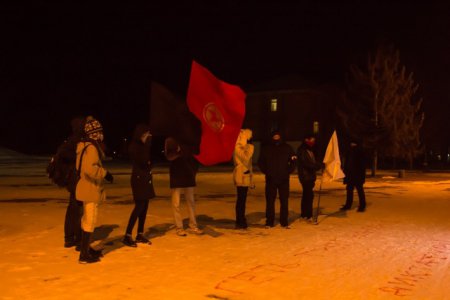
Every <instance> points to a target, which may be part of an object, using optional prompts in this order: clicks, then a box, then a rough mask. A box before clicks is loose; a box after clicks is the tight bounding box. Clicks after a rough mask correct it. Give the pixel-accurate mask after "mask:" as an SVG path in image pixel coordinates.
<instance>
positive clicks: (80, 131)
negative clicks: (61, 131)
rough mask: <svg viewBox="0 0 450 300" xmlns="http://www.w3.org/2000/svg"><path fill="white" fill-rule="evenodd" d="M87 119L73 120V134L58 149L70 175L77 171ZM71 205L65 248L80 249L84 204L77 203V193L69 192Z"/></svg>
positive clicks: (68, 208) (67, 221) (69, 206)
mask: <svg viewBox="0 0 450 300" xmlns="http://www.w3.org/2000/svg"><path fill="white" fill-rule="evenodd" d="M84 123H85V118H83V117H75V118H73V119H72V120H71V122H70V125H71V127H72V134H71V135H70V137H69V138H68V139H67V141H66V142H65V143H63V144H62V145H61V146H59V147H58V150H57V153H58V155H59V156H60V159H62V160H63V162H64V163H65V165H66V166H67V168H69V171H68V173H70V174H72V173H73V172H74V170H75V161H76V159H77V151H76V149H77V144H78V142H80V141H81V139H82V138H83V136H84ZM69 192H70V196H69V205H68V206H67V210H66V217H65V220H64V247H66V248H70V247H73V246H77V247H79V245H80V243H81V216H82V215H83V203H81V202H79V201H77V199H76V198H75V192H74V191H69Z"/></svg>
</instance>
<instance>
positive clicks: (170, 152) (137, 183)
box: [58, 116, 365, 263]
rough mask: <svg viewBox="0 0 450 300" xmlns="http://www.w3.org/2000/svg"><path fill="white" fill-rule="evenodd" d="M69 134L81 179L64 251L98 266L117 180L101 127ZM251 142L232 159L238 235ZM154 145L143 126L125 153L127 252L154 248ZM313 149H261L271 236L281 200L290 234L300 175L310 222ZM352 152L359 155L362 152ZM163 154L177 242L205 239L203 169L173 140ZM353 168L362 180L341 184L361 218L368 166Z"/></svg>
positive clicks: (356, 163)
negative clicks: (129, 205)
mask: <svg viewBox="0 0 450 300" xmlns="http://www.w3.org/2000/svg"><path fill="white" fill-rule="evenodd" d="M72 131H73V134H72V135H71V136H70V137H69V139H68V140H67V141H66V142H65V143H64V144H63V145H62V146H60V147H59V149H58V152H60V155H62V156H64V157H65V159H66V160H67V161H69V162H72V163H73V165H74V166H75V170H76V174H77V179H78V183H77V185H76V189H75V190H74V191H71V192H70V200H69V205H68V207H67V211H66V218H65V226H64V232H65V243H64V246H65V247H67V248H69V247H74V246H75V247H76V250H78V251H80V256H79V262H80V263H94V262H98V261H100V258H101V257H102V256H103V255H102V252H101V250H95V249H93V248H92V247H91V246H90V244H91V236H92V233H93V232H94V228H95V223H96V220H97V214H98V205H99V203H100V202H101V201H102V200H104V199H105V198H106V194H105V190H104V183H105V182H110V183H112V182H113V180H114V177H113V175H112V174H111V173H110V172H108V171H107V170H106V169H105V168H104V167H103V165H102V160H103V159H104V157H105V154H104V149H105V146H104V143H103V138H104V136H103V127H102V125H101V124H100V122H99V121H98V120H96V119H94V118H93V117H91V116H89V117H87V118H75V119H73V120H72ZM251 139H252V131H251V130H250V129H242V130H241V132H240V134H239V137H238V139H237V142H236V146H235V151H234V155H233V161H234V166H235V167H234V171H233V179H234V184H235V186H236V189H237V200H236V207H235V208H236V224H235V225H236V228H237V229H246V228H247V227H248V224H247V220H246V217H245V208H246V199H247V193H248V189H249V188H253V187H254V184H253V180H252V177H253V168H252V166H253V163H252V157H253V154H254V146H253V144H252V142H251ZM151 140H152V135H151V133H150V129H149V127H148V125H146V124H139V125H137V126H136V128H135V130H134V133H133V139H132V141H131V144H130V145H129V149H128V150H129V156H130V159H131V163H132V172H131V182H130V183H131V190H132V195H133V200H134V208H133V210H132V211H131V214H130V217H129V220H128V225H127V227H126V231H125V235H124V238H123V240H122V242H123V244H124V245H126V246H129V247H137V243H144V244H151V241H150V240H149V239H148V238H147V237H145V235H144V226H145V219H146V215H147V210H148V205H149V200H150V199H152V198H154V197H155V191H154V187H153V177H152V160H151V157H150V153H151V151H150V149H151ZM314 145H315V137H314V135H308V136H306V137H305V139H304V141H303V143H302V145H301V146H300V147H299V148H298V150H297V153H294V151H293V149H292V147H291V146H290V145H288V144H287V143H286V142H285V141H284V140H283V139H282V136H281V133H280V132H279V131H274V132H273V133H272V135H271V142H270V143H269V144H268V145H265V146H264V147H263V148H262V150H261V153H260V156H259V159H258V166H259V169H260V170H261V172H262V173H264V175H265V179H266V186H265V195H266V223H265V225H266V228H270V227H273V226H274V223H275V200H276V198H277V194H278V196H279V198H280V204H281V205H280V225H281V226H282V227H284V228H289V223H288V198H289V177H290V174H291V173H292V172H293V171H294V170H295V168H296V167H297V169H298V177H299V180H300V183H301V184H302V187H303V195H302V200H301V201H302V202H301V218H303V219H305V220H306V221H307V222H310V221H311V218H312V211H313V208H312V204H313V198H314V193H313V188H314V185H315V181H316V172H317V171H318V170H320V169H321V168H323V163H321V162H319V161H317V160H316V158H315V154H314ZM353 152H354V153H356V152H357V151H353ZM164 153H165V156H166V158H167V160H168V161H169V162H170V167H169V176H170V189H171V194H172V195H171V202H172V211H173V215H174V223H175V227H176V234H177V235H178V236H182V237H183V236H187V233H192V234H198V235H201V234H203V233H204V232H203V230H202V229H200V228H199V227H198V224H197V220H196V213H195V199H194V189H195V186H196V174H197V171H198V162H197V161H196V159H195V158H194V153H193V148H192V147H191V146H189V145H186V144H183V143H182V142H180V141H178V140H177V139H175V138H174V137H168V138H167V139H166V140H165V145H164ZM358 153H361V152H358ZM361 157H362V156H361ZM349 165H350V169H351V170H353V169H356V168H359V169H358V171H357V172H356V171H353V173H352V171H349V172H348V175H349V176H347V179H346V180H344V182H345V183H346V184H347V192H348V194H347V201H346V204H345V205H344V206H343V207H342V209H343V210H346V209H350V208H351V205H352V199H353V198H352V194H353V189H354V188H355V187H356V189H357V190H358V194H359V197H360V207H359V209H358V211H364V209H365V198H364V190H363V188H362V184H363V183H364V180H362V181H361V180H354V178H353V177H355V176H364V174H365V169H364V163H363V161H362V160H360V159H359V158H358V159H355V158H353V159H350V160H349ZM361 168H362V169H363V171H362V172H361V171H360V169H361ZM346 174H347V173H346ZM350 175H351V176H350ZM181 194H184V198H185V200H186V203H187V207H188V212H189V224H188V228H187V229H186V230H185V228H184V226H183V219H182V217H181V213H180V199H181ZM350 194H351V195H350ZM136 222H138V227H137V234H136V237H135V239H133V237H132V232H133V229H134V227H135V224H136Z"/></svg>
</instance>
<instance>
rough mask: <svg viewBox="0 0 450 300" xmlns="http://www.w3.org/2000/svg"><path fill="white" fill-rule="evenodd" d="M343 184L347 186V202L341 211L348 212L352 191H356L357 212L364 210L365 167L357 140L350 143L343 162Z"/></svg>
mask: <svg viewBox="0 0 450 300" xmlns="http://www.w3.org/2000/svg"><path fill="white" fill-rule="evenodd" d="M344 174H345V178H344V184H346V185H347V200H346V201H345V205H343V206H342V207H341V210H349V209H351V208H352V204H353V191H354V189H355V188H356V190H357V191H358V198H359V207H358V210H357V211H358V212H364V211H365V210H366V195H365V193H364V188H363V185H364V182H365V181H366V165H365V160H364V153H363V151H362V147H361V142H360V141H357V140H355V139H354V140H352V141H350V149H349V150H348V153H347V155H346V158H345V161H344Z"/></svg>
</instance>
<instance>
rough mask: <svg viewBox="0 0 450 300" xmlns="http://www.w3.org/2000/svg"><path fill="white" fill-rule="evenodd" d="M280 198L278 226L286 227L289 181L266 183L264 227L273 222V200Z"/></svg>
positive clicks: (271, 224)
mask: <svg viewBox="0 0 450 300" xmlns="http://www.w3.org/2000/svg"><path fill="white" fill-rule="evenodd" d="M277 192H278V194H279V196H280V225H281V226H288V214H289V202H288V200H289V180H286V181H284V182H281V183H274V182H270V181H267V182H266V226H273V225H274V222H275V200H276V198H277Z"/></svg>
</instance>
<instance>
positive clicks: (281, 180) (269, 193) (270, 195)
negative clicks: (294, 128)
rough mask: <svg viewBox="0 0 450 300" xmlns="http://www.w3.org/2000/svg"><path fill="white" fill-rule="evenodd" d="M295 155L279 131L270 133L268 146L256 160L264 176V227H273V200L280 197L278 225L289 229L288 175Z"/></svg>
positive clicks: (293, 164) (293, 166)
mask: <svg viewBox="0 0 450 300" xmlns="http://www.w3.org/2000/svg"><path fill="white" fill-rule="evenodd" d="M295 159H296V157H295V153H294V150H293V149H292V147H291V146H289V145H288V144H286V143H285V142H284V141H283V140H282V139H281V134H280V132H279V131H274V132H272V139H271V142H270V144H268V145H265V146H264V147H263V148H262V150H261V153H260V156H259V159H258V166H259V169H260V170H261V172H263V173H264V175H266V227H267V228H270V227H273V226H274V221H275V200H276V198H277V192H278V194H279V197H280V225H281V226H282V227H285V228H289V226H288V225H289V224H288V213H289V206H288V200H289V175H290V174H291V173H292V172H293V171H294V170H295Z"/></svg>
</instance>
